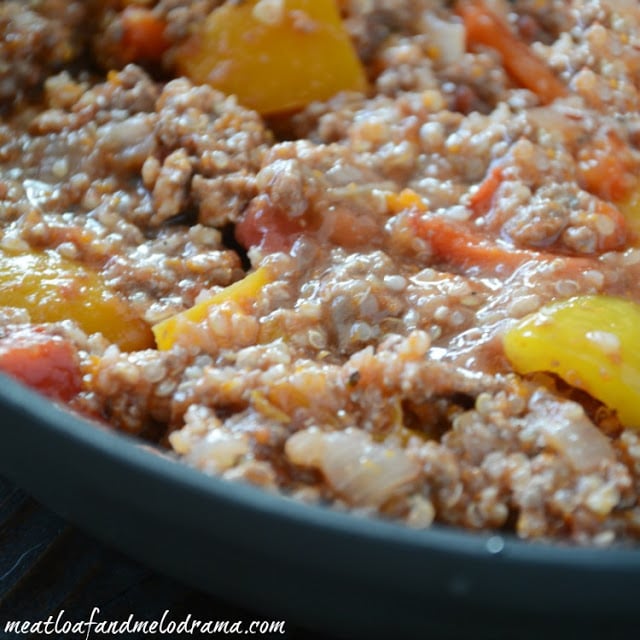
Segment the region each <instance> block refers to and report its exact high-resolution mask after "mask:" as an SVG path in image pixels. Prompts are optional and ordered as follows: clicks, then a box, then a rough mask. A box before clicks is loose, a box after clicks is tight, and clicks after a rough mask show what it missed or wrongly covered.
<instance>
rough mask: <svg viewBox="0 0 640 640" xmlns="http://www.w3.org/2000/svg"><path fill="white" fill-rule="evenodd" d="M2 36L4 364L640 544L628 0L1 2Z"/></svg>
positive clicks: (212, 470) (178, 440)
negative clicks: (638, 540) (639, 541)
mask: <svg viewBox="0 0 640 640" xmlns="http://www.w3.org/2000/svg"><path fill="white" fill-rule="evenodd" d="M0 33H1V34H2V38H1V39H0V107H1V122H0V369H2V370H3V371H4V372H6V373H9V374H10V375H13V376H15V377H17V378H19V379H21V380H22V381H23V382H25V383H26V384H28V385H31V386H32V387H34V388H36V389H38V390H39V391H41V392H42V393H45V394H47V395H48V396H49V397H51V398H52V399H53V400H54V401H56V402H62V403H65V404H66V405H67V406H69V407H70V408H71V409H72V410H74V411H76V412H79V413H81V414H83V415H84V416H87V417H88V418H89V422H90V421H92V420H93V421H101V422H106V423H108V424H110V425H112V426H113V427H114V428H115V429H120V430H123V431H126V432H128V433H130V434H136V435H139V436H141V437H143V438H148V439H151V440H153V441H155V442H159V443H161V444H162V445H164V446H166V447H167V448H170V449H171V450H173V452H175V454H176V455H177V456H179V457H180V458H182V459H183V460H184V461H185V463H187V464H189V465H192V466H194V467H197V468H198V469H201V470H202V471H203V472H204V473H207V474H214V475H219V476H222V477H223V478H226V479H228V480H237V481H243V482H248V483H251V484H254V485H258V486H260V487H263V488H264V489H265V490H266V491H272V492H280V493H282V494H284V495H285V496H288V497H291V498H295V499H298V500H303V501H306V502H310V503H320V504H325V505H329V506H331V507H333V508H336V509H342V510H351V511H354V512H356V513H358V514H367V515H376V516H379V517H383V518H386V519H390V520H395V521H401V522H404V523H406V524H407V525H408V526H411V527H420V528H426V527H429V526H430V525H431V524H432V523H434V522H439V523H445V524H450V525H455V526H458V527H464V528H467V529H471V530H498V531H508V532H514V533H515V534H517V535H518V536H520V537H522V538H527V539H545V540H565V541H571V542H574V543H579V544H595V545H601V546H602V545H610V544H614V543H625V542H633V541H634V540H637V539H638V538H639V537H640V505H639V503H638V501H639V497H640V7H639V5H638V3H637V2H635V1H631V0H571V1H568V2H565V1H564V0H562V1H561V0H515V1H514V2H507V1H505V0H493V1H491V0H457V1H455V2H437V1H435V0H235V1H232V0H227V1H221V0H197V1H196V0H157V1H154V0H149V1H145V0H137V1H136V0H120V1H115V0H111V1H107V2H105V1H102V0H77V1H73V0H31V1H30V2H24V1H22V0H5V1H4V2H0ZM89 422H88V424H87V428H88V429H89V428H92V427H91V425H90V424H89ZM34 446H35V445H34Z"/></svg>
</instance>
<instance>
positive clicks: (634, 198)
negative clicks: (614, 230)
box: [617, 184, 640, 246]
mask: <svg viewBox="0 0 640 640" xmlns="http://www.w3.org/2000/svg"><path fill="white" fill-rule="evenodd" d="M617 206H618V209H619V210H620V213H622V215H623V216H624V219H625V221H626V223H627V228H628V229H629V232H630V235H631V239H630V240H631V244H633V245H636V246H637V245H638V242H639V241H640V184H639V185H638V186H636V187H635V188H634V189H633V190H632V191H631V192H630V194H629V195H628V196H627V197H626V198H625V199H623V200H622V201H620V202H618V203H617Z"/></svg>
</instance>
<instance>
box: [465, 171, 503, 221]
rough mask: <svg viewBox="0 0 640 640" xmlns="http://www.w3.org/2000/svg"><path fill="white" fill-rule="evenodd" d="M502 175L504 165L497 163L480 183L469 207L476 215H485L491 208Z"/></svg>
mask: <svg viewBox="0 0 640 640" xmlns="http://www.w3.org/2000/svg"><path fill="white" fill-rule="evenodd" d="M502 177H503V176H502V167H501V166H500V165H496V166H494V167H493V168H492V169H490V170H489V173H487V176H486V177H485V179H484V180H483V181H482V182H481V183H480V184H479V185H478V188H477V190H476V191H475V192H474V193H473V194H472V195H471V197H470V198H469V208H470V209H471V210H472V211H473V215H474V217H476V218H478V217H480V216H483V215H484V214H485V213H487V212H488V211H489V210H490V209H491V205H492V203H493V197H494V196H495V195H496V191H497V190H498V187H499V186H500V184H501V182H502Z"/></svg>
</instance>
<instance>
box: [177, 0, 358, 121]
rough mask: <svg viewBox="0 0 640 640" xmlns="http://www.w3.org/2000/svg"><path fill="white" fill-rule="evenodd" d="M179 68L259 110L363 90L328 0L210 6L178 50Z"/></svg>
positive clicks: (269, 0)
mask: <svg viewBox="0 0 640 640" xmlns="http://www.w3.org/2000/svg"><path fill="white" fill-rule="evenodd" d="M176 62H177V66H178V70H179V71H180V72H181V73H183V74H184V75H186V76H187V77H189V78H191V79H192V80H193V81H194V82H197V83H208V84H210V85H211V86H213V87H215V88H216V89H219V90H220V91H223V92H224V93H227V94H234V95H236V96H237V97H238V100H239V102H240V103H241V104H243V105H245V106H247V107H250V108H253V109H256V110H257V111H259V112H260V113H262V114H271V113H278V112H283V111H289V110H292V109H297V108H300V107H304V106H305V105H307V104H309V103H310V102H312V101H314V100H326V99H328V98H330V97H331V96H333V95H334V94H336V93H338V92H339V91H344V90H353V91H364V90H365V89H366V86H367V82H366V77H365V72H364V69H363V67H362V65H361V63H360V61H359V59H358V57H357V55H356V53H355V50H354V48H353V46H352V43H351V41H350V39H349V36H348V34H347V32H346V30H345V29H344V26H343V24H342V21H341V19H340V14H339V12H338V8H337V6H336V2H335V0H246V1H244V2H226V3H225V4H223V5H222V6H220V7H218V8H217V9H214V10H213V11H212V12H211V13H210V14H209V16H208V17H207V19H206V21H205V22H204V24H203V25H202V28H201V29H200V30H199V31H197V32H196V33H195V34H194V35H193V36H192V37H191V39H190V40H189V41H188V42H187V43H186V44H185V45H184V46H183V47H181V48H180V50H179V51H178V52H177V56H176Z"/></svg>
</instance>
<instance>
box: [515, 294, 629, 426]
mask: <svg viewBox="0 0 640 640" xmlns="http://www.w3.org/2000/svg"><path fill="white" fill-rule="evenodd" d="M503 344H504V350H505V353H506V355H507V358H508V359H509V361H510V362H511V364H512V365H513V368H514V369H515V370H516V371H517V372H518V373H521V374H526V373H532V372H535V371H549V372H553V373H555V374H557V375H558V376H560V377H561V378H562V379H563V380H565V381H566V382H567V383H569V384H570V385H572V386H574V387H577V388H578V389H582V390H583V391H586V392H587V393H589V394H590V395H591V396H593V397H594V398H597V399H598V400H600V401H601V402H603V403H604V404H606V405H607V406H608V407H609V408H611V409H615V410H616V411H617V413H618V417H619V418H620V421H621V422H622V423H623V424H624V425H625V426H628V427H638V428H640V348H639V345H640V305H638V304H636V303H635V302H631V301H629V300H623V299H621V298H615V297H611V296H605V295H589V296H578V297H574V298H570V299H569V300H564V301H562V302H557V303H553V304H550V305H548V306H546V307H543V308H542V309H540V310H539V311H538V312H536V313H534V314H532V315H531V316H528V317H527V318H524V319H523V320H522V321H520V322H519V323H518V324H516V325H515V326H514V327H513V328H512V329H511V330H509V331H508V332H507V333H506V335H505V336H504V343H503Z"/></svg>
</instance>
